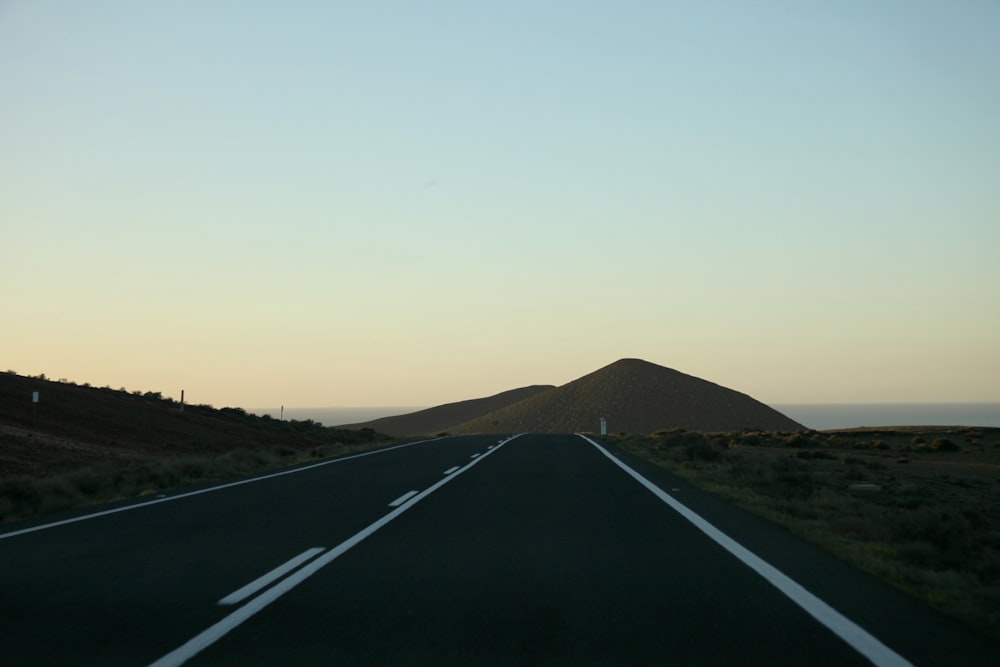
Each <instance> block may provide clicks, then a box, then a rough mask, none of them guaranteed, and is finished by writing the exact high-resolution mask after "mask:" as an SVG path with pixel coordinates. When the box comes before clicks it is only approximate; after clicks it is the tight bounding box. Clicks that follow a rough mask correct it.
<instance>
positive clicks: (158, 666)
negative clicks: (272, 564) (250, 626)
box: [149, 436, 517, 667]
mask: <svg viewBox="0 0 1000 667" xmlns="http://www.w3.org/2000/svg"><path fill="white" fill-rule="evenodd" d="M514 437H517V436H514ZM514 437H512V438H510V439H508V440H507V442H510V440H513V439H514ZM499 450H500V447H497V448H496V449H494V450H493V451H491V452H490V454H493V453H495V452H497V451H499ZM487 456H488V455H484V456H481V457H479V458H478V459H476V460H474V461H471V462H469V463H467V464H465V466H464V467H463V468H461V469H460V470H459V472H457V473H456V474H454V475H450V476H448V477H445V478H443V479H441V480H438V481H437V482H436V483H435V484H433V485H432V486H430V487H428V488H427V489H425V490H424V491H422V492H420V493H419V494H418V495H416V496H415V497H413V498H411V499H410V500H409V501H407V502H406V503H404V504H403V505H400V506H399V507H397V508H396V509H394V510H393V511H391V512H389V513H388V514H386V515H385V516H384V517H382V518H381V519H379V520H378V521H376V522H375V523H373V524H371V525H369V526H368V527H367V528H363V529H362V530H361V531H359V532H357V533H355V534H354V535H353V536H352V537H350V538H348V539H346V540H344V541H343V542H341V543H340V544H338V545H337V546H335V547H334V548H333V549H330V550H329V551H327V552H326V553H325V554H323V555H322V556H320V557H319V558H316V559H315V560H313V561H311V562H309V563H307V564H306V565H305V566H304V567H302V568H301V569H299V570H296V571H295V572H293V573H292V574H291V575H289V576H288V577H286V578H284V579H282V580H281V581H279V582H278V583H277V584H275V585H274V586H272V587H271V588H269V589H267V590H266V591H264V592H263V593H261V594H260V595H258V596H257V597H255V598H253V599H252V600H250V601H249V602H247V603H246V604H245V605H243V606H242V607H239V608H238V609H236V610H234V611H233V612H231V613H230V614H229V615H228V616H226V617H225V618H223V619H222V620H221V621H219V622H218V623H216V624H215V625H212V626H210V627H209V628H207V629H206V630H204V631H202V632H201V633H200V634H198V635H195V636H194V637H193V638H191V639H190V640H188V641H187V642H185V643H184V644H182V645H181V646H179V647H178V648H176V649H174V650H173V651H171V652H170V653H168V654H166V655H165V656H163V657H162V658H160V659H159V660H157V661H155V662H152V663H150V665H149V667H177V666H178V665H182V664H184V663H185V662H187V661H188V660H190V659H191V658H193V657H194V656H196V655H198V654H199V653H201V652H202V651H203V650H205V649H206V648H208V647H209V646H211V645H212V644H214V643H215V642H217V641H218V640H219V639H221V638H222V637H223V636H224V635H225V634H226V633H228V632H229V631H230V630H233V629H234V628H236V627H238V626H239V625H240V624H242V623H243V622H244V621H246V620H247V619H249V618H251V617H252V616H253V615H254V614H256V613H257V612H259V611H260V610H262V609H264V608H265V607H267V605H269V604H271V603H272V602H274V601H275V600H277V599H278V598H280V597H281V596H282V595H284V594H285V593H287V592H288V591H290V590H292V589H293V588H295V587H296V586H298V585H299V584H301V583H302V582H303V581H305V580H306V579H308V578H309V577H311V576H312V575H314V574H316V573H317V572H319V571H320V570H321V569H322V568H324V567H325V566H327V565H329V564H330V563H332V562H333V561H334V560H336V559H337V558H338V557H340V556H341V555H343V554H345V553H347V551H349V550H350V549H351V548H352V547H354V546H355V545H357V544H358V543H359V542H361V541H362V540H364V539H365V538H366V537H369V536H371V535H373V534H374V533H375V532H376V531H378V530H379V529H380V528H382V527H383V526H385V525H386V524H388V523H389V522H390V521H392V520H393V519H395V518H396V517H398V516H399V515H400V514H402V513H403V512H405V511H406V510H408V509H410V508H411V507H413V506H414V505H416V504H417V503H419V502H420V501H421V500H423V499H424V498H426V497H427V496H429V495H431V494H432V493H434V492H435V491H437V490H438V489H440V488H441V487H442V486H444V485H445V484H447V483H448V482H450V481H451V480H453V479H455V478H456V477H458V476H459V475H461V474H462V473H463V472H466V471H467V470H469V469H470V468H472V467H473V466H475V465H477V464H479V463H482V462H483V461H484V460H485V459H486V458H487Z"/></svg>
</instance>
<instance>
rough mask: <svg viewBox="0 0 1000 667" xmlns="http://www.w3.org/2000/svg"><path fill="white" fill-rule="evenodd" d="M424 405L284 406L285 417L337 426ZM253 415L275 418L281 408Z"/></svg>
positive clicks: (418, 408) (412, 410)
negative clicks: (357, 406)
mask: <svg viewBox="0 0 1000 667" xmlns="http://www.w3.org/2000/svg"><path fill="white" fill-rule="evenodd" d="M423 409H424V406H417V407H414V406H405V405H404V406H391V405H390V406H382V407H360V408H290V407H286V408H285V419H298V420H299V421H304V420H306V419H311V420H313V421H315V422H319V423H320V424H323V425H324V426H337V425H339V424H360V423H361V422H367V421H371V420H373V419H379V418H381V417H391V416H394V415H405V414H407V413H408V412H416V411H417V410H423ZM249 412H252V413H253V414H255V415H271V416H272V417H274V418H275V419H277V418H278V416H279V414H280V413H281V408H254V409H252V410H249Z"/></svg>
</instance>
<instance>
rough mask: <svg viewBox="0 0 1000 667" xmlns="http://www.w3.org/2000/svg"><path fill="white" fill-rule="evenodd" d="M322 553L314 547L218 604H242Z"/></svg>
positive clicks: (321, 550) (320, 549)
mask: <svg viewBox="0 0 1000 667" xmlns="http://www.w3.org/2000/svg"><path fill="white" fill-rule="evenodd" d="M323 551H324V549H323V548H322V547H315V548H313V549H307V550H306V551H303V552H302V553H300V554H299V555H298V556H296V557H295V558H292V559H291V560H289V561H288V562H287V563H285V564H284V565H279V566H278V567H276V568H274V569H273V570H271V571H270V572H268V573H267V574H265V575H264V576H262V577H258V578H257V579H254V580H253V581H251V582H250V583H249V584H247V585H246V586H244V587H242V588H240V589H238V590H236V591H233V592H232V593H230V594H229V595H227V596H226V597H224V598H222V599H221V600H219V602H218V604H220V605H222V606H229V605H234V604H237V603H239V602H243V601H244V600H246V599H247V598H248V597H250V596H251V595H253V594H254V593H256V592H257V591H259V590H260V589H262V588H265V587H266V586H268V585H269V584H270V583H271V582H272V581H275V580H276V579H280V578H281V577H283V576H285V574H287V573H288V572H291V571H292V570H294V569H295V568H297V567H298V566H299V565H302V563H305V562H306V561H307V560H310V559H312V558H313V557H314V556H316V555H318V554H321V553H323Z"/></svg>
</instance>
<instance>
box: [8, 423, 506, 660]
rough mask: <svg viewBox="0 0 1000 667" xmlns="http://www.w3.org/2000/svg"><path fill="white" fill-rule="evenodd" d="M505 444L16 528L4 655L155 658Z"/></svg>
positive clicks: (453, 446)
mask: <svg viewBox="0 0 1000 667" xmlns="http://www.w3.org/2000/svg"><path fill="white" fill-rule="evenodd" d="M497 442H498V438H497V437H493V436H491V437H488V438H487V437H469V438H450V439H444V440H435V441H428V442H422V443H417V444H414V445H412V446H404V447H399V448H394V449H392V450H391V451H387V450H382V451H378V452H374V453H372V454H369V455H362V456H355V457H348V458H345V459H339V460H336V461H333V462H328V463H323V464H320V465H316V466H312V467H309V468H308V469H303V470H297V471H295V472H294V473H293V474H284V475H275V476H263V477H261V478H257V479H256V480H255V481H253V482H252V483H246V484H239V485H231V486H226V487H224V488H220V489H209V490H208V492H204V493H197V494H180V495H181V496H182V497H179V498H176V499H175V498H166V499H163V500H161V501H159V502H153V503H143V504H137V505H133V506H131V508H129V509H127V510H126V511H119V512H115V513H110V514H106V515H103V516H97V517H95V518H92V519H87V520H82V521H76V522H72V523H67V524H64V525H57V526H52V527H45V526H46V524H42V525H41V526H29V527H23V526H16V525H15V526H10V527H8V529H7V530H6V531H5V532H3V533H0V605H2V606H0V638H2V648H0V652H2V653H0V656H2V657H3V659H0V662H2V663H4V664H49V665H51V664H81V658H85V659H84V660H83V662H90V663H93V664H102V665H105V664H107V665H111V664H122V665H141V664H148V663H150V662H152V661H153V660H155V659H156V658H157V657H158V656H159V655H161V654H163V653H166V652H168V651H169V650H171V649H173V648H175V647H176V644H178V643H180V641H182V640H183V639H186V638H187V637H189V636H191V635H195V634H197V633H198V632H199V631H201V630H202V629H204V628H205V627H207V626H209V625H211V624H212V623H214V622H216V621H217V620H218V619H219V618H220V617H221V616H224V615H225V614H226V613H227V612H228V611H229V610H228V609H226V608H223V607H221V606H219V605H218V604H217V602H218V601H219V600H222V599H223V598H225V597H227V596H229V595H230V594H232V593H233V592H234V591H236V590H238V589H239V588H241V587H243V586H245V585H246V584H248V583H250V582H252V581H254V580H255V579H257V578H259V577H260V576H262V575H263V574H265V573H267V572H269V571H271V570H273V569H274V568H276V567H278V566H280V565H282V564H283V563H285V562H287V561H288V560H289V559H291V558H293V557H295V556H297V555H299V554H302V553H303V552H305V551H306V550H308V549H313V548H319V547H332V546H334V545H337V544H339V543H341V542H342V541H344V540H346V539H348V538H350V537H351V536H352V535H354V534H356V533H357V532H358V531H360V530H363V529H364V528H365V527H367V526H369V525H370V524H372V523H373V522H375V521H377V520H378V519H380V518H381V517H383V516H384V515H385V514H386V513H387V512H389V511H391V510H392V509H393V508H392V507H390V503H392V502H394V501H395V500H397V499H399V498H400V497H401V496H403V495H405V494H406V493H408V492H409V491H413V490H420V489H425V488H428V487H430V486H432V485H433V484H434V483H435V482H437V481H439V480H441V479H442V478H444V477H446V476H448V475H449V474H454V472H453V471H454V470H456V469H459V468H460V467H461V466H465V465H467V464H468V463H469V462H470V461H472V460H474V459H472V458H471V457H472V456H476V455H479V454H482V453H485V452H488V451H490V450H489V449H488V448H489V447H494V446H496V444H497ZM37 528H41V529H37ZM8 660H9V662H8Z"/></svg>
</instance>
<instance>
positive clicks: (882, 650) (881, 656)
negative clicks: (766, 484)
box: [577, 433, 913, 667]
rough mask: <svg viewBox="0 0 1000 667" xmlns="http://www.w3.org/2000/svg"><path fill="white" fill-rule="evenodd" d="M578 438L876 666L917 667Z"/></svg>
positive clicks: (663, 492) (632, 472)
mask: <svg viewBox="0 0 1000 667" xmlns="http://www.w3.org/2000/svg"><path fill="white" fill-rule="evenodd" d="M577 435H578V436H580V437H581V438H583V439H584V440H586V441H587V442H589V443H590V444H592V445H593V446H594V447H596V448H597V449H598V451H600V452H601V453H602V454H604V455H605V456H606V457H608V458H609V459H611V461H612V462H613V463H614V464H615V465H617V466H618V467H619V468H621V469H622V470H624V471H625V472H626V473H628V474H629V476H631V477H632V478H633V479H634V480H635V481H637V482H639V484H642V485H643V486H644V487H646V489H647V490H649V491H651V492H652V493H653V495H655V496H656V497H657V498H659V499H660V500H662V501H663V502H664V503H666V504H667V505H669V506H670V507H671V509H673V510H674V511H675V512H677V513H678V514H680V515H681V516H682V517H684V518H685V519H687V520H688V521H689V522H691V523H692V524H694V527H695V528H697V529H698V530H700V531H701V532H702V533H704V534H705V535H706V536H707V537H708V538H709V539H711V540H713V541H714V542H715V543H716V544H718V545H719V546H721V547H722V548H723V549H725V550H726V551H728V552H729V553H730V554H732V555H733V556H735V557H736V558H738V559H739V560H740V561H742V562H743V564H744V565H746V566H748V567H749V568H750V569H751V570H753V571H754V572H756V573H757V574H759V575H760V576H761V577H763V578H764V579H765V580H766V581H767V582H768V583H769V584H771V585H772V586H774V587H775V588H777V589H778V590H779V591H781V592H782V593H784V594H785V596H787V597H788V598H789V599H790V600H791V601H792V602H794V603H795V604H797V605H798V606H799V607H801V608H802V610H804V611H805V612H806V613H807V614H809V615H810V616H812V617H813V618H814V619H816V620H817V621H819V622H820V623H821V624H823V625H824V626H826V628H827V629H828V630H830V631H831V632H833V633H834V634H835V635H837V636H838V637H840V639H841V640H843V641H844V642H845V643H846V644H847V645H848V646H850V647H851V648H853V649H854V650H855V651H857V652H858V653H860V654H861V655H863V656H865V657H866V658H868V660H870V661H871V662H872V664H874V665H876V666H877V667H913V665H912V664H911V663H910V662H909V661H908V660H907V659H906V658H904V657H903V656H901V655H899V654H898V653H896V652H895V651H893V650H892V649H891V648H889V647H888V646H886V645H885V644H883V643H882V642H880V641H879V640H878V639H877V638H876V637H875V636H873V635H871V634H869V633H868V632H867V631H866V630H865V629H864V628H862V627H861V626H859V625H858V624H857V623H855V622H854V621H852V620H851V619H849V618H847V617H846V616H844V615H843V614H841V613H840V612H838V611H837V610H836V609H834V608H833V607H831V606H830V605H828V604H827V603H826V602H823V600H821V599H819V598H818V597H816V596H815V595H813V594H812V593H810V592H809V591H807V590H806V589H805V588H803V587H802V585H801V584H799V583H798V582H796V581H795V580H793V579H792V578H791V577H789V576H788V575H787V574H785V573H784V572H782V571H781V570H779V569H778V568H776V567H774V566H773V565H771V564H770V563H768V562H767V561H765V560H764V559H763V558H761V557H760V556H758V555H757V554H755V553H753V552H752V551H750V550H749V549H747V548H746V547H744V546H743V545H742V544H740V543H739V542H737V541H736V540H734V539H733V538H731V537H729V536H728V535H726V534H725V533H723V532H722V531H721V530H719V529H718V528H716V527H715V526H713V525H712V524H710V523H709V522H708V521H705V520H704V519H703V518H701V516H699V515H698V514H695V513H694V512H693V511H691V510H690V509H688V507H687V506H686V505H683V504H682V503H680V502H679V501H678V500H677V499H676V498H673V497H672V496H671V495H670V494H668V493H666V492H665V491H663V489H661V488H660V487H658V486H656V485H655V484H653V483H652V482H650V481H649V480H648V479H646V478H645V477H643V476H642V475H640V474H639V473H637V472H636V471H635V470H633V469H632V468H630V467H628V466H627V465H625V463H623V462H622V461H620V460H619V459H617V458H615V457H614V456H613V455H612V454H611V452H609V451H608V450H607V449H605V448H604V447H602V446H601V445H599V444H598V443H597V442H595V441H593V440H591V439H590V438H588V437H587V436H585V435H583V434H582V433H577Z"/></svg>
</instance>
